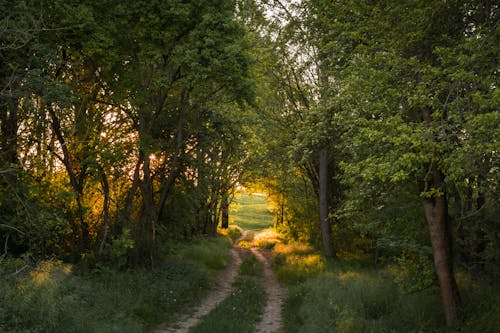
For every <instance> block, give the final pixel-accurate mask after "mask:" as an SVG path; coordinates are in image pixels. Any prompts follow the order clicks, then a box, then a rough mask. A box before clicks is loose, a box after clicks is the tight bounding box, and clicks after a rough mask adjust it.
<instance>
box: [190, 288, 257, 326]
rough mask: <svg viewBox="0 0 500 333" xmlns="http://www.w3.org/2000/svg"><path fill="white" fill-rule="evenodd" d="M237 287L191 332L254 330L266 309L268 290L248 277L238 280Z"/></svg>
mask: <svg viewBox="0 0 500 333" xmlns="http://www.w3.org/2000/svg"><path fill="white" fill-rule="evenodd" d="M235 288H236V289H235V291H234V292H233V293H232V294H231V296H229V297H228V298H227V299H225V300H224V301H223V302H222V303H221V304H219V305H218V306H217V307H216V308H215V310H213V311H212V312H210V314H208V315H207V316H206V317H204V318H203V319H202V322H201V323H200V324H199V325H198V326H196V327H195V328H193V329H191V330H190V331H189V332H190V333H203V332H207V333H209V332H242V333H245V332H246V333H251V332H254V329H255V324H256V323H257V320H258V319H259V317H260V316H261V314H262V311H263V310H264V305H265V302H266V292H265V290H264V289H263V288H262V286H260V285H259V284H258V283H257V282H255V281H254V280H252V279H248V278H240V279H238V280H236V282H235Z"/></svg>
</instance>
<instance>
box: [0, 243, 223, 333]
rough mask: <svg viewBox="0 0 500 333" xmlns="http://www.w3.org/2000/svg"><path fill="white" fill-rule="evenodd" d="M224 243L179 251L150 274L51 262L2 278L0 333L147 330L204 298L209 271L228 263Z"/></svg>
mask: <svg viewBox="0 0 500 333" xmlns="http://www.w3.org/2000/svg"><path fill="white" fill-rule="evenodd" d="M227 244H228V241H224V240H222V239H212V240H198V241H197V242H196V243H194V244H191V245H188V246H185V247H184V246H179V251H178V255H176V256H171V257H169V258H167V259H166V260H165V262H164V263H163V264H162V265H161V266H160V267H158V268H157V269H155V270H153V271H150V270H144V269H134V270H129V271H118V270H112V269H108V268H100V269H99V270H94V271H92V272H91V273H90V274H86V275H78V274H75V273H74V272H73V268H72V266H71V265H68V264H64V263H62V262H59V261H53V262H44V263H41V264H39V265H38V266H37V268H36V270H33V271H31V272H29V273H26V274H24V275H21V276H16V277H11V278H6V277H4V278H1V279H2V280H1V281H0V332H104V333H106V332H145V331H148V330H150V329H152V328H154V327H156V326H157V325H158V324H160V323H165V322H167V323H168V322H169V321H171V320H173V318H174V317H176V316H177V315H178V314H180V313H182V312H183V311H185V309H187V308H188V307H189V306H191V305H193V304H195V303H196V302H198V301H199V300H200V299H201V298H202V297H203V296H204V295H205V294H206V292H207V291H208V289H210V287H211V286H212V285H213V280H212V279H213V275H214V270H213V269H214V268H222V267H224V266H225V264H226V263H227V250H228V246H227ZM191 249H192V251H191ZM202 252H203V254H201V253H202ZM188 253H189V255H188Z"/></svg>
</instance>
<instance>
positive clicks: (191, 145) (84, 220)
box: [0, 0, 500, 326]
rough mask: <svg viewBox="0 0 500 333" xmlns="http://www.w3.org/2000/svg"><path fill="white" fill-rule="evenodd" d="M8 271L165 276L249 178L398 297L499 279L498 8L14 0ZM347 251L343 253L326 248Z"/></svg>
mask: <svg viewBox="0 0 500 333" xmlns="http://www.w3.org/2000/svg"><path fill="white" fill-rule="evenodd" d="M0 12H1V13H2V15H1V16H0V125H1V131H0V242H1V251H0V267H1V268H0V274H2V275H8V274H11V273H12V269H10V268H9V267H13V266H9V265H10V263H12V262H14V261H16V262H19V261H21V262H24V263H27V264H30V265H31V264H33V263H35V262H38V261H42V260H47V259H54V258H57V259H60V260H63V261H65V262H68V263H74V264H77V265H81V266H82V267H89V268H92V267H95V266H96V265H109V266H113V267H116V268H121V269H124V268H134V267H138V266H143V267H148V268H150V269H154V268H155V267H156V263H157V261H158V260H159V259H160V258H161V255H162V253H164V249H165V248H166V247H168V246H169V244H170V243H171V242H174V241H175V242H178V241H182V242H189V241H190V240H191V239H193V238H194V237H196V236H198V235H215V234H216V233H217V228H218V226H219V225H220V224H222V226H223V227H224V226H226V227H227V222H228V215H227V214H228V213H227V212H228V205H229V202H230V200H231V198H232V196H233V194H234V191H235V188H236V186H237V185H238V184H242V185H244V186H247V187H251V188H258V189H261V190H263V191H265V192H266V193H267V194H268V195H269V198H270V199H271V200H272V202H273V204H274V213H275V225H276V228H277V229H278V230H279V231H280V232H281V233H282V234H284V235H285V236H286V237H287V238H288V239H294V240H298V241H301V242H307V243H309V244H312V245H314V246H316V247H317V248H318V249H321V250H322V251H323V253H324V255H325V256H326V257H332V258H334V257H337V258H347V257H351V258H369V260H370V261H371V262H374V263H376V264H381V265H383V264H385V263H389V262H390V263H397V264H398V265H399V266H400V267H401V269H403V270H404V271H405V272H406V274H407V277H408V279H407V281H406V282H404V281H403V282H401V285H402V288H406V290H407V291H408V292H415V291H418V290H422V289H425V288H428V287H429V285H439V287H440V290H441V298H442V302H443V305H444V309H445V310H444V314H445V317H446V322H447V324H448V325H449V326H453V325H455V323H456V322H457V320H459V319H460V318H461V317H462V316H463V314H462V312H461V310H460V309H461V299H460V291H459V290H458V288H457V283H456V281H455V273H456V272H459V271H460V272H464V273H466V274H469V275H470V276H472V277H473V278H474V279H478V280H481V281H486V283H488V281H494V280H495V279H498V278H499V277H500V268H499V267H500V266H499V264H500V263H499V256H498V254H499V244H500V240H499V237H500V225H499V220H498V216H499V215H500V204H499V201H498V199H499V198H500V193H499V192H500V191H499V190H500V189H499V184H498V181H499V177H498V174H499V168H500V165H499V159H498V157H499V152H500V144H499V136H500V130H499V124H500V113H499V105H500V103H499V102H500V93H499V89H498V85H499V74H500V73H499V66H500V62H499V60H500V59H499V57H500V56H499V54H500V52H499V45H500V26H499V21H500V11H499V5H498V3H497V2H496V1H490V0H467V1H458V0H457V1H444V0H442V1H421V0H405V1H383V0H382V1H372V0H363V1H351V0H345V1H331V0H302V1H286V0H281V1H280V0H217V1H216V0H199V1H186V0H154V1H142V0H138V1H118V0H100V1H93V0H88V1H83V0H79V1H78V0H53V1H41V0H17V1H7V0H0ZM332 260H334V259H332Z"/></svg>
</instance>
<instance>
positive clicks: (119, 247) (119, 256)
mask: <svg viewBox="0 0 500 333" xmlns="http://www.w3.org/2000/svg"><path fill="white" fill-rule="evenodd" d="M132 248H134V240H133V239H132V238H131V235H130V229H125V230H123V232H122V233H121V235H120V236H119V237H118V238H116V239H113V241H112V242H111V245H109V246H108V247H106V249H105V253H104V255H105V256H107V258H108V260H109V261H110V262H111V265H113V266H115V267H117V268H124V267H125V265H126V264H127V252H128V251H129V250H130V249H132Z"/></svg>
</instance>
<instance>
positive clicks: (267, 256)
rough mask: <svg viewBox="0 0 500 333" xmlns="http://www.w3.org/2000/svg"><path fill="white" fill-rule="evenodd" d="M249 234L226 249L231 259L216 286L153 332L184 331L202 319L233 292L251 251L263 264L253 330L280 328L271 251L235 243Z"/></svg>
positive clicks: (270, 332)
mask: <svg viewBox="0 0 500 333" xmlns="http://www.w3.org/2000/svg"><path fill="white" fill-rule="evenodd" d="M252 236H253V235H252V233H251V232H249V231H248V230H245V231H244V232H243V233H242V235H241V237H240V238H238V239H237V240H236V241H235V242H234V246H233V247H232V248H231V250H230V255H231V262H230V264H229V266H228V267H227V268H226V269H225V270H224V272H222V273H221V274H220V275H219V276H218V277H217V279H216V285H215V287H214V289H213V290H212V291H211V292H210V294H209V295H208V296H207V297H206V298H205V299H204V300H203V301H202V302H201V303H200V304H199V305H198V306H197V307H196V308H195V309H194V310H193V311H192V312H191V313H190V314H188V315H185V316H183V317H181V318H180V319H179V320H178V321H177V323H176V324H175V325H173V326H171V327H166V328H162V329H159V330H156V331H155V332H156V333H188V332H189V331H190V330H191V329H192V328H194V327H196V326H197V325H198V324H200V323H201V322H202V321H203V318H204V317H205V316H206V315H208V314H209V313H210V312H211V311H213V310H214V309H215V308H216V307H217V306H218V305H219V304H220V303H221V302H222V301H224V300H225V299H226V298H227V297H229V296H230V295H231V294H232V293H233V291H234V285H233V284H234V282H235V280H236V278H237V277H238V274H239V268H240V265H241V263H242V258H244V257H246V256H249V255H251V254H253V255H255V257H256V258H257V259H258V260H259V262H260V263H261V264H262V266H263V276H262V277H261V278H260V279H258V282H259V283H260V284H261V285H262V286H263V287H264V289H265V290H266V293H267V302H266V305H265V307H264V311H263V314H262V317H261V318H260V320H259V322H258V323H257V325H256V328H255V332H256V333H276V332H279V331H280V330H281V328H282V323H283V320H282V305H283V299H284V297H285V292H284V290H283V287H282V286H281V285H280V283H279V282H278V281H277V279H276V277H275V275H274V272H273V268H272V265H271V263H270V260H271V252H270V251H268V250H262V249H257V248H255V247H251V248H246V246H245V247H240V246H239V243H240V242H242V243H245V244H248V243H247V241H246V240H247V239H248V238H249V237H252Z"/></svg>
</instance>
